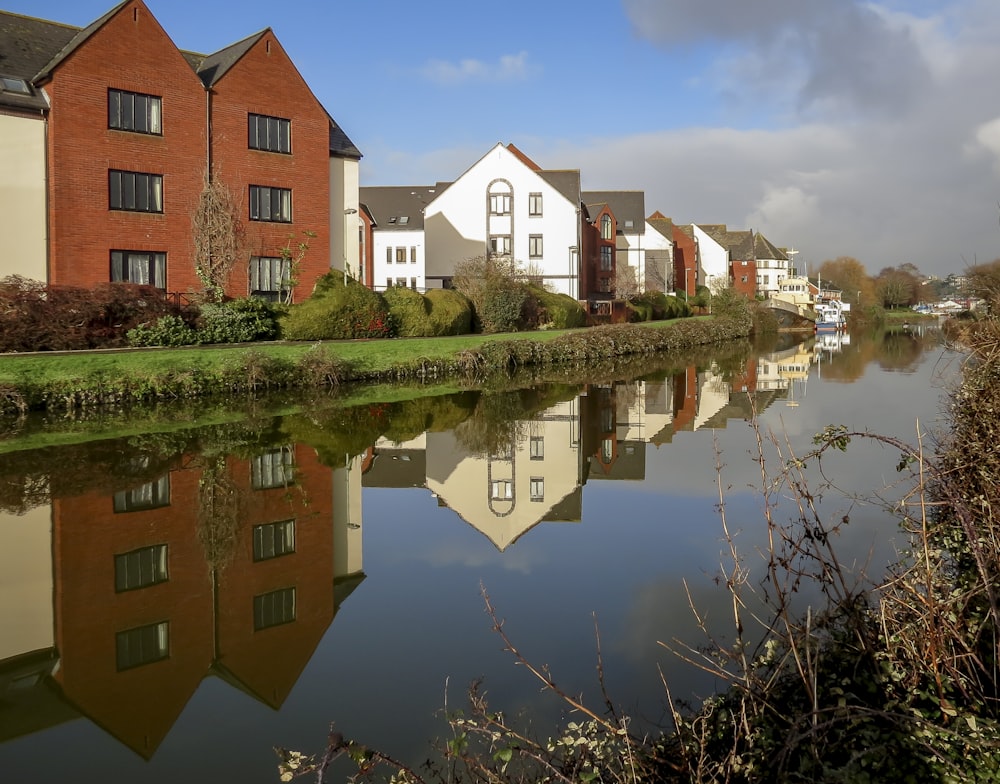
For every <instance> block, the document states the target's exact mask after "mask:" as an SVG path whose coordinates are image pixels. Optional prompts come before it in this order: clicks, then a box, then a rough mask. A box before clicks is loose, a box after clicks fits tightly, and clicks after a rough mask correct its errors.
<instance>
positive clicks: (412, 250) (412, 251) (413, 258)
mask: <svg viewBox="0 0 1000 784" xmlns="http://www.w3.org/2000/svg"><path fill="white" fill-rule="evenodd" d="M416 263H417V246H416V245H411V246H410V264H416Z"/></svg>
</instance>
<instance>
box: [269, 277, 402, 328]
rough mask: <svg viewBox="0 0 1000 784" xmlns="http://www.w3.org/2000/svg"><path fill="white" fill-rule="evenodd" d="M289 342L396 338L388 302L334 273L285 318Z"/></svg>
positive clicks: (358, 284) (283, 322)
mask: <svg viewBox="0 0 1000 784" xmlns="http://www.w3.org/2000/svg"><path fill="white" fill-rule="evenodd" d="M280 323H281V336H282V337H283V338H285V339H286V340H342V339H350V338H389V337H393V336H394V335H395V334H396V330H395V324H394V323H393V318H392V316H391V315H390V313H389V306H388V304H387V303H386V301H385V298H384V297H383V296H382V295H381V294H379V293H378V292H375V291H372V290H371V289H369V288H367V287H365V286H362V285H361V284H360V283H357V282H355V281H353V280H351V281H348V282H347V284H346V285H345V284H344V281H343V275H342V273H338V272H330V273H327V274H326V275H324V276H323V277H322V278H320V280H319V281H318V282H317V284H316V288H315V289H314V290H313V294H312V296H311V297H310V298H309V299H307V300H306V301H305V302H302V303H300V304H297V305H292V306H290V307H289V308H288V313H287V314H285V315H284V316H282V317H281V322H280Z"/></svg>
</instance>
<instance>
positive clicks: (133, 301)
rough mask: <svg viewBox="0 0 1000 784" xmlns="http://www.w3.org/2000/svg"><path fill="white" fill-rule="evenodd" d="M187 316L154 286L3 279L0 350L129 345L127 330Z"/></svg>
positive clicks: (48, 349) (65, 349) (67, 348)
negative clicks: (53, 283) (88, 285)
mask: <svg viewBox="0 0 1000 784" xmlns="http://www.w3.org/2000/svg"><path fill="white" fill-rule="evenodd" d="M167 314H171V315H178V316H179V315H182V314H183V309H182V308H180V307H179V306H177V305H174V304H171V303H170V302H168V301H167V300H166V298H165V297H164V296H163V292H161V291H159V290H158V289H155V288H153V287H152V286H137V285H134V284H129V283H106V284H103V285H100V286H95V287H94V288H79V287H75V286H47V285H45V284H44V283H40V282H39V281H35V280H30V279H28V278H23V277H20V276H11V277H8V278H4V279H3V280H0V351H71V350H79V349H90V348H110V347H115V346H124V345H127V337H126V335H127V333H128V331H129V330H130V329H132V328H133V327H135V326H137V325H138V324H140V323H142V322H146V321H151V320H154V319H156V318H159V317H160V316H162V315H167Z"/></svg>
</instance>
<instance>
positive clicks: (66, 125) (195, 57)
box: [0, 0, 361, 299]
mask: <svg viewBox="0 0 1000 784" xmlns="http://www.w3.org/2000/svg"><path fill="white" fill-rule="evenodd" d="M0 49H2V50H3V51H4V54H5V57H4V60H3V65H2V73H0V76H3V77H4V81H3V83H2V84H3V85H4V87H3V89H2V90H0V139H7V138H11V139H14V140H16V141H15V143H14V144H13V145H11V146H8V145H7V144H3V145H0V164H4V163H6V161H7V158H8V157H10V156H13V155H14V154H15V153H14V152H12V149H14V148H16V149H18V150H19V151H20V153H19V154H22V155H23V154H24V153H25V150H27V155H28V156H29V157H32V156H40V161H41V162H40V164H39V165H37V166H35V167H34V168H33V169H31V170H30V171H27V172H22V173H18V174H17V175H16V176H17V177H18V178H19V179H18V180H17V181H16V182H14V184H13V186H12V188H11V192H12V194H14V195H12V196H11V197H10V198H11V199H12V200H14V199H18V198H19V196H18V194H22V195H23V194H27V195H28V197H29V201H30V203H31V204H32V205H34V206H31V207H28V208H26V209H28V210H29V211H31V212H33V213H37V212H38V210H39V209H42V210H44V215H45V217H44V236H42V237H39V230H38V227H37V225H36V223H35V222H34V221H33V217H34V216H33V215H31V216H29V219H28V220H25V221H23V223H24V228H23V229H19V228H17V227H14V229H13V231H12V232H10V233H8V232H5V235H6V236H5V237H4V238H3V239H0V249H3V250H5V251H7V252H5V253H3V254H0V257H4V258H5V259H6V260H5V261H3V262H0V277H2V276H3V275H8V274H21V275H26V276H27V277H38V278H42V277H44V279H45V280H47V282H49V283H52V284H67V285H74V286H89V285H94V284H97V283H102V282H106V281H109V280H111V281H118V280H127V281H133V282H139V283H147V284H152V285H155V286H157V287H159V288H161V289H163V290H164V291H165V292H172V293H181V294H186V293H190V292H196V291H198V290H200V289H202V288H203V283H202V281H201V280H200V279H199V276H198V275H197V273H196V269H195V239H194V231H193V227H192V219H193V216H194V214H195V211H196V208H197V205H198V202H199V198H200V195H201V193H202V191H203V189H204V184H205V182H206V178H210V179H211V180H212V181H213V182H215V183H217V184H220V185H222V186H224V187H225V188H226V189H227V190H228V191H229V193H230V194H231V195H232V197H233V201H234V203H235V204H236V209H237V212H236V218H237V227H238V228H237V232H236V234H237V236H238V237H239V238H240V242H239V244H238V251H239V252H238V255H237V258H236V261H235V262H234V264H233V266H232V270H231V273H230V275H229V276H228V278H227V279H226V280H225V281H224V288H225V290H226V293H227V294H229V295H231V296H246V295H247V294H251V293H256V294H258V295H259V296H263V297H265V298H269V299H275V298H277V297H278V296H282V295H283V294H284V293H285V290H286V289H287V287H288V281H287V277H288V275H287V267H288V264H287V262H283V261H282V248H284V247H286V246H291V247H293V248H294V247H295V246H296V245H297V244H298V242H299V241H300V240H301V239H303V237H304V236H305V233H307V232H308V233H309V234H310V235H315V236H311V237H310V239H309V250H308V252H307V253H306V255H305V256H304V258H303V259H302V262H301V269H300V271H299V280H300V287H299V288H300V289H301V290H302V292H303V293H300V295H299V296H303V295H308V293H309V291H310V290H311V288H312V285H313V283H314V282H315V280H316V279H317V278H318V277H319V276H320V275H322V274H324V273H325V272H326V271H327V270H328V269H329V268H330V266H331V264H332V262H336V264H337V265H338V266H339V265H340V264H341V263H342V260H343V259H347V260H348V261H350V260H352V259H356V256H357V243H356V242H355V243H353V250H352V246H351V243H348V242H347V240H346V237H345V236H344V234H345V230H344V221H343V220H342V219H338V220H331V217H330V216H331V213H332V212H333V211H337V213H338V215H339V214H342V213H343V211H344V209H346V208H351V207H353V208H355V209H356V207H357V177H356V174H355V173H353V172H356V166H357V162H358V160H359V159H360V157H361V155H360V152H359V151H358V150H357V148H356V147H355V146H354V145H353V144H352V143H351V141H350V140H349V139H348V138H347V136H346V135H345V134H344V133H343V131H342V130H341V129H340V128H339V127H338V126H337V124H336V123H335V122H334V121H333V120H332V118H331V117H330V115H329V114H328V113H327V111H326V110H325V109H324V107H323V106H322V105H321V104H320V102H319V101H318V100H317V99H316V97H315V96H314V95H313V93H312V91H311V90H310V89H309V86H308V85H307V84H306V83H305V81H304V80H303V79H302V77H301V75H300V74H299V72H298V71H297V69H296V68H295V66H294V64H293V63H292V61H291V59H290V58H289V57H288V55H287V53H286V52H285V51H284V49H283V48H282V46H281V44H280V43H279V42H278V40H277V38H276V37H275V35H274V33H273V32H272V31H271V30H270V29H267V30H264V31H263V32H260V33H257V34H255V35H253V36H251V37H249V38H246V39H244V40H242V41H239V42H238V43H236V44H233V45H231V46H229V47H226V48H225V49H222V50H220V51H218V52H216V53H214V54H210V55H199V54H192V53H189V52H182V51H181V50H179V49H178V48H177V46H176V45H175V44H174V43H173V42H172V41H171V39H170V37H169V36H168V34H167V32H166V31H164V30H163V28H162V27H161V26H160V24H159V22H157V20H156V18H155V17H154V16H153V15H152V13H151V12H150V11H149V9H148V8H147V7H146V5H145V3H143V2H142V0H128V2H125V3H122V4H121V5H119V6H117V7H115V8H114V9H113V10H111V11H109V12H108V13H107V14H105V15H104V16H103V17H101V18H100V19H98V20H96V21H95V22H93V23H92V24H91V25H89V26H88V27H86V28H83V29H80V28H75V27H69V26H66V25H61V24H57V23H55V22H48V21H45V20H40V19H32V18H29V17H24V16H18V15H15V14H8V13H0ZM8 52H9V53H10V54H9V55H8ZM39 140H44V141H43V147H42V148H40V147H41V145H40V144H39ZM334 160H335V161H336V163H333V161H334ZM352 166H353V167H354V168H353V172H352V169H351V167H352ZM38 172H41V176H42V177H43V178H44V185H43V186H42V187H43V188H44V194H45V198H44V199H43V200H39V199H38V198H37V197H38V193H39V187H38V185H37V183H35V182H34V180H35V179H37V177H38ZM345 172H347V173H346V174H345ZM352 191H353V193H352ZM4 198H5V197H4V196H3V195H2V194H0V202H2V201H3V200H4ZM0 206H3V205H2V204H0ZM11 251H13V252H11ZM12 257H14V258H17V261H14V260H12ZM41 271H43V274H39V272H41Z"/></svg>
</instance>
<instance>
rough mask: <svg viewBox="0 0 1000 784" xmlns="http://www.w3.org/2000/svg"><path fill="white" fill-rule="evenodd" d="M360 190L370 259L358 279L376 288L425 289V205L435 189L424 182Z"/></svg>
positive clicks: (377, 289)
mask: <svg viewBox="0 0 1000 784" xmlns="http://www.w3.org/2000/svg"><path fill="white" fill-rule="evenodd" d="M359 193H360V199H361V204H362V205H363V207H364V210H365V212H366V214H367V215H368V216H369V217H370V222H369V224H368V230H367V232H366V237H367V241H366V242H365V247H366V248H370V260H369V263H368V265H366V266H367V267H368V269H367V270H366V271H365V272H363V273H362V274H361V277H360V278H359V279H360V280H361V282H362V283H364V284H365V285H367V286H369V288H373V289H375V290H376V291H381V290H383V289H385V288H389V287H390V286H405V287H407V288H411V289H416V290H419V291H424V290H425V289H426V285H427V284H426V277H425V276H426V254H425V233H424V208H425V207H426V205H427V203H428V202H429V201H430V200H431V199H433V198H434V196H435V193H436V189H435V188H433V187H429V186H425V185H422V186H366V187H363V188H361V189H360V191H359Z"/></svg>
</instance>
